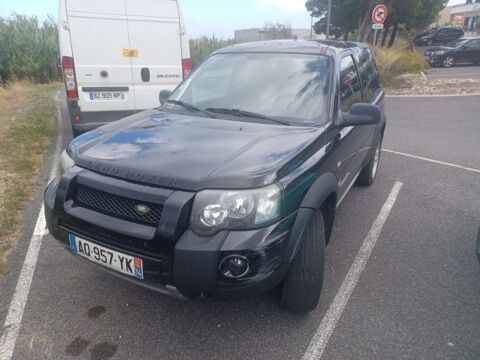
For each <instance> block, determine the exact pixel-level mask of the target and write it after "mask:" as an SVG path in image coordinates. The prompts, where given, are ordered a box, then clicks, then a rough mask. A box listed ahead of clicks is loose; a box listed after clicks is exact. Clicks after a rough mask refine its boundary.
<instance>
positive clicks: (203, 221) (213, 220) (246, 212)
mask: <svg viewBox="0 0 480 360" xmlns="http://www.w3.org/2000/svg"><path fill="white" fill-rule="evenodd" d="M281 204H282V190H281V188H280V186H278V185H271V186H267V187H265V188H262V189H254V190H238V191H237V190H204V191H200V192H199V193H198V194H197V195H196V196H195V201H194V203H193V209H192V216H191V222H190V224H191V225H190V226H191V228H192V230H193V231H195V232H196V233H197V234H198V235H213V234H215V233H216V232H218V231H220V230H247V229H253V228H257V227H260V226H262V225H266V224H268V223H271V222H272V221H274V220H277V219H278V218H279V217H280V210H281Z"/></svg>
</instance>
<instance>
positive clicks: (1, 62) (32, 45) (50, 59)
mask: <svg viewBox="0 0 480 360" xmlns="http://www.w3.org/2000/svg"><path fill="white" fill-rule="evenodd" d="M57 54H58V31H57V26H56V23H55V21H54V20H53V19H51V18H48V19H47V20H46V21H44V22H42V23H40V22H39V21H38V19H37V18H36V17H26V16H23V15H13V16H12V17H10V18H2V17H0V82H2V83H5V82H8V81H17V80H30V81H33V82H36V83H46V82H50V81H54V80H59V79H60V71H59V69H58V68H57V66H56V61H55V59H56V57H57Z"/></svg>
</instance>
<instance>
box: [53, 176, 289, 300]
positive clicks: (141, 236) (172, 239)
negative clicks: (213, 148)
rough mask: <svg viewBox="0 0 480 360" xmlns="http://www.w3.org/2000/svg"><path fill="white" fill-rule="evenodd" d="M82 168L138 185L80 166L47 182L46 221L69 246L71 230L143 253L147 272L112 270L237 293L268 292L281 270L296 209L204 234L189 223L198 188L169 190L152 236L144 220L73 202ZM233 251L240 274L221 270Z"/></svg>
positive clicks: (183, 287)
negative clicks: (244, 267)
mask: <svg viewBox="0 0 480 360" xmlns="http://www.w3.org/2000/svg"><path fill="white" fill-rule="evenodd" d="M84 173H88V174H87V175H88V176H86V177H85V178H87V179H88V178H90V179H95V180H96V183H97V184H98V183H101V182H99V180H102V178H105V179H104V180H106V179H108V181H106V182H105V183H108V182H112V181H114V182H118V183H122V186H132V189H131V190H132V192H133V191H135V190H136V187H137V186H138V185H136V184H130V183H127V182H124V181H120V180H116V179H111V178H106V177H104V176H101V175H98V174H92V173H90V172H88V171H86V170H82V169H79V168H76V169H75V170H74V171H73V172H69V173H68V174H67V176H64V177H63V178H62V180H61V182H60V184H58V185H57V183H56V182H55V181H54V182H52V183H51V184H50V185H49V186H48V188H47V189H46V191H45V215H46V220H47V226H48V229H49V231H50V233H51V234H52V235H53V236H54V238H56V239H57V240H59V241H60V242H62V243H63V244H64V245H65V247H66V248H69V235H70V234H74V235H77V236H80V237H81V238H84V239H85V240H88V241H91V242H94V243H97V244H99V245H101V246H104V247H107V248H110V249H112V250H115V251H119V252H121V253H124V254H127V255H131V256H135V257H139V258H141V259H142V260H143V267H144V279H143V280H138V279H134V278H131V277H129V276H127V275H123V274H120V273H116V272H115V275H118V276H121V277H123V278H125V279H127V280H130V281H134V282H136V283H138V284H140V285H143V286H145V287H148V288H152V289H155V290H158V291H160V292H168V293H171V290H172V287H175V288H178V290H180V292H181V293H182V294H200V293H202V294H205V295H207V296H211V297H215V298H235V299H238V298H245V297H250V296H256V295H259V294H261V293H264V292H266V291H268V290H270V289H272V288H273V287H275V286H276V285H278V284H279V283H280V282H281V281H282V279H283V278H284V276H285V274H286V272H287V269H288V265H289V264H288V262H289V260H288V259H290V256H285V254H286V249H287V247H289V246H288V242H289V241H290V239H289V235H290V230H291V228H292V226H293V223H294V221H295V218H296V213H294V214H292V215H290V216H288V217H287V218H285V219H283V220H281V221H279V222H278V223H276V224H273V225H270V226H268V227H265V228H262V229H257V230H251V231H222V232H219V233H217V234H216V235H213V236H211V237H202V236H199V235H197V234H195V233H194V232H193V231H192V230H190V229H189V228H188V219H189V216H190V209H191V204H192V201H193V197H194V194H193V193H185V192H179V191H169V192H168V196H167V199H166V201H165V204H164V210H163V213H162V218H161V220H160V224H159V225H158V227H157V228H156V229H154V228H152V233H151V237H150V238H149V236H150V235H148V232H147V231H145V226H144V225H140V224H137V223H134V222H127V221H125V220H122V219H118V218H115V217H110V216H108V215H105V214H101V213H95V212H93V211H92V210H91V209H84V208H82V207H81V206H78V205H77V204H75V202H74V201H73V200H71V194H70V193H71V192H72V191H74V188H75V186H76V184H77V182H78V178H80V177H81V176H82V174H84ZM82 181H85V180H82ZM117 185H118V184H115V186H117ZM118 186H119V185H118ZM231 255H239V256H241V257H243V258H246V259H247V260H248V263H249V272H248V273H247V274H246V275H245V276H243V277H241V278H239V279H231V278H227V277H225V276H224V275H222V274H221V273H220V271H219V266H220V263H221V261H222V260H223V259H224V258H225V257H228V256H231ZM87 261H88V260H87ZM102 268H103V267H102ZM106 270H108V269H106ZM108 271H109V272H113V270H108Z"/></svg>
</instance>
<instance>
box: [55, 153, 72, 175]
mask: <svg viewBox="0 0 480 360" xmlns="http://www.w3.org/2000/svg"><path fill="white" fill-rule="evenodd" d="M74 166H75V162H74V161H73V159H72V158H71V157H70V155H68V152H67V150H65V151H64V152H62V155H61V156H60V169H59V170H60V172H59V177H62V175H63V174H65V173H66V172H67V171H68V170H70V169H71V168H72V167H74Z"/></svg>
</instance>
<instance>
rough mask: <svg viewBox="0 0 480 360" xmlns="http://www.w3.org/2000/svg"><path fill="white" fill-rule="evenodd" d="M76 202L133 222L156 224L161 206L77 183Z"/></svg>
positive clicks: (160, 214) (160, 212)
mask: <svg viewBox="0 0 480 360" xmlns="http://www.w3.org/2000/svg"><path fill="white" fill-rule="evenodd" d="M76 200H77V203H78V204H79V205H81V206H83V207H86V208H89V209H91V210H95V211H98V212H102V213H105V214H107V215H113V216H116V217H120V218H124V219H126V220H131V221H135V222H141V223H146V224H150V225H155V226H157V225H158V223H159V222H160V217H161V216H162V210H163V206H162V205H159V204H153V203H148V202H142V201H139V200H134V199H130V198H126V197H123V196H118V195H114V194H110V193H107V192H103V191H100V190H96V189H93V188H90V187H88V186H84V185H78V188H77V199H76ZM139 210H142V211H139Z"/></svg>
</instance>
